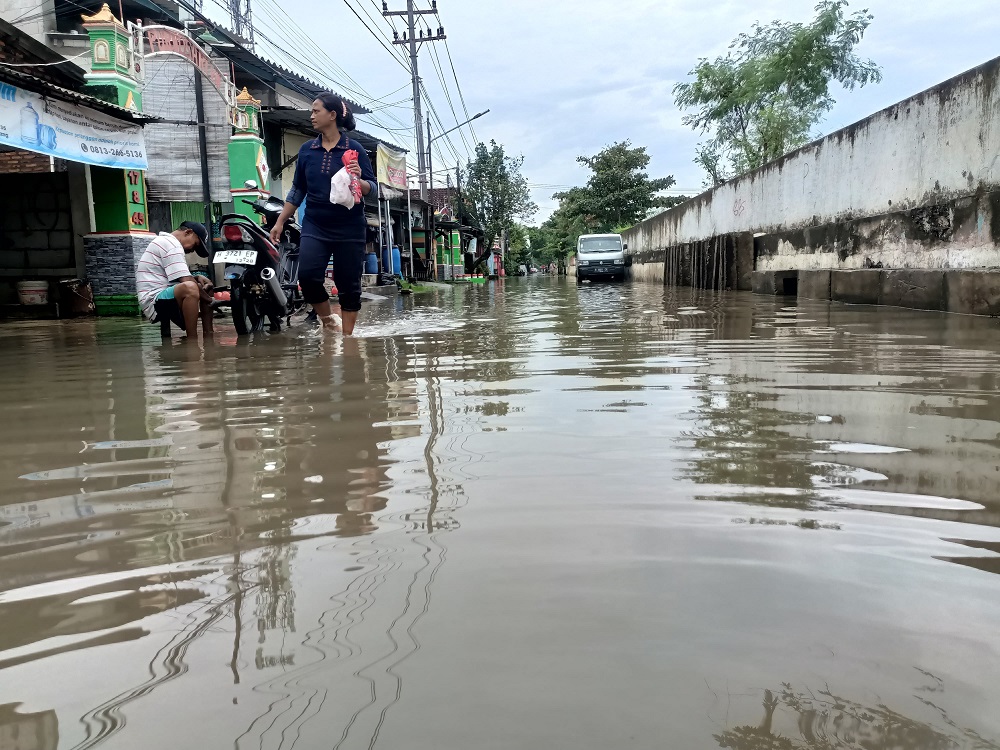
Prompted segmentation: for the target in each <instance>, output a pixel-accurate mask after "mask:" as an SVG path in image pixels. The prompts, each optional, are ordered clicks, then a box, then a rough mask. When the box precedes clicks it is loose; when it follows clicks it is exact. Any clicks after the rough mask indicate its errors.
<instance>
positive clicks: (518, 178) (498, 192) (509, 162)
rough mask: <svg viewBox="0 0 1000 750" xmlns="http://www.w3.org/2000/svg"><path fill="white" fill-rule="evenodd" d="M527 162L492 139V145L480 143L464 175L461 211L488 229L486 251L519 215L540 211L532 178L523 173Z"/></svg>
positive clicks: (511, 225)
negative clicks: (531, 183) (531, 190)
mask: <svg viewBox="0 0 1000 750" xmlns="http://www.w3.org/2000/svg"><path fill="white" fill-rule="evenodd" d="M523 164H524V157H523V156H518V157H513V156H507V154H506V153H504V149H503V146H501V145H498V144H497V142H496V141H490V147H489V148H487V147H486V145H485V144H483V143H479V144H476V156H475V158H474V159H473V160H472V161H470V162H469V163H468V166H467V167H466V170H465V174H464V175H463V180H462V182H463V189H462V199H463V200H462V202H463V206H462V207H461V211H462V214H463V215H467V216H469V217H470V218H471V219H472V220H473V221H474V222H475V223H477V224H478V225H479V226H480V228H481V229H482V230H483V232H484V233H485V235H486V236H485V240H484V242H483V251H486V249H487V248H491V247H493V243H494V241H495V240H496V239H497V238H498V237H500V235H501V233H502V232H503V231H504V230H505V229H506V230H510V229H512V228H513V227H514V224H515V222H516V220H517V219H522V220H525V221H526V220H529V219H531V217H532V216H534V215H535V213H536V212H537V211H538V206H536V205H535V203H534V202H533V201H532V200H531V193H530V191H529V190H528V181H527V180H526V179H525V178H524V176H523V175H522V174H521V166H522V165H523Z"/></svg>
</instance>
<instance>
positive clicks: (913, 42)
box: [206, 0, 1000, 221]
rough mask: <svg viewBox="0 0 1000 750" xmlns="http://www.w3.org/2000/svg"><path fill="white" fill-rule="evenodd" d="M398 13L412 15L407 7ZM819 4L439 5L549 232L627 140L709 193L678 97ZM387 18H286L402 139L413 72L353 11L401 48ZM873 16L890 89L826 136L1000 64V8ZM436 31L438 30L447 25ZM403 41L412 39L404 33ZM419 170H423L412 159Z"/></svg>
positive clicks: (928, 6)
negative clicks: (754, 28)
mask: <svg viewBox="0 0 1000 750" xmlns="http://www.w3.org/2000/svg"><path fill="white" fill-rule="evenodd" d="M348 1H349V2H350V6H348V4H347V2H348ZM253 2H254V3H255V5H254V12H255V18H256V20H257V22H258V24H262V25H263V26H264V27H265V28H267V27H269V26H272V27H274V28H273V29H272V31H271V35H272V36H278V37H281V38H286V39H287V38H288V36H290V35H292V34H291V32H288V30H287V27H286V29H285V33H284V34H282V32H281V30H280V29H279V28H277V27H276V25H275V24H274V23H273V21H272V20H271V18H270V17H269V16H268V14H269V13H276V11H274V10H273V8H275V7H276V6H274V5H273V3H274V0H253ZM262 4H263V5H262ZM208 5H209V4H208V3H206V10H208V9H209V8H208ZM389 5H390V8H391V9H401V8H404V7H405V0H392V1H391V2H390V3H389ZM814 5H815V3H814V2H812V1H806V2H803V1H800V0H757V1H756V2H730V1H729V0H725V1H720V0H620V1H619V2H608V1H606V0H498V1H494V2H487V1H485V0H438V11H439V13H440V15H441V21H442V23H443V24H444V27H445V32H446V33H447V35H448V48H449V50H450V52H451V55H452V58H453V60H454V64H455V68H456V70H457V73H458V80H459V82H460V83H461V87H462V92H463V93H464V96H465V101H466V104H467V107H468V112H469V113H470V114H475V113H476V112H479V111H481V110H484V109H490V110H491V111H490V114H488V115H486V116H485V117H483V118H480V119H479V120H477V121H476V122H475V124H474V127H475V134H476V136H477V137H478V139H479V140H481V141H486V142H488V141H489V140H490V139H495V140H496V141H497V142H498V143H501V144H502V145H503V146H504V147H505V148H506V149H507V151H508V152H509V153H512V154H520V155H523V156H524V157H525V163H524V170H523V171H524V174H525V175H526V177H527V178H528V180H529V182H530V183H531V184H532V185H533V186H537V187H534V188H533V195H534V197H535V200H536V201H537V203H538V204H539V206H540V207H541V211H540V212H539V215H538V216H537V217H536V221H540V220H542V219H544V218H545V217H546V216H548V214H549V213H551V211H552V209H554V208H555V206H556V201H555V200H554V199H553V198H552V197H551V196H552V193H553V192H555V191H557V190H559V189H562V188H564V187H568V186H571V185H575V184H582V183H583V182H584V181H585V180H586V170H585V168H583V167H582V166H581V165H579V164H577V163H576V161H575V159H576V157H577V156H579V155H581V154H587V155H590V154H594V153H596V152H597V151H599V150H600V149H601V148H602V147H604V146H606V145H608V144H610V143H613V142H615V141H618V140H624V139H629V140H631V141H632V143H633V144H636V145H643V146H646V148H647V150H648V152H649V154H650V156H651V157H652V161H651V163H650V167H649V171H650V174H651V176H654V177H660V176H664V175H673V176H674V178H675V179H676V180H677V185H676V186H677V187H678V188H681V189H684V190H689V191H692V192H700V191H701V185H702V183H703V180H704V174H703V173H702V172H701V170H700V169H699V168H698V167H696V166H695V165H694V164H693V163H692V157H693V156H694V147H695V144H696V143H697V142H698V140H699V137H698V135H697V134H695V133H694V132H692V131H691V130H690V129H689V128H686V127H684V126H683V125H682V124H681V116H682V113H681V112H679V111H678V110H677V108H676V107H675V106H674V103H673V95H672V93H671V89H672V88H673V86H674V84H675V83H676V82H678V81H680V80H685V79H686V77H687V74H688V72H689V71H690V70H691V68H692V67H693V66H694V65H695V64H696V63H697V60H698V58H700V57H709V58H714V57H715V56H717V55H721V54H724V53H725V51H726V48H727V47H728V45H729V43H730V41H732V39H733V38H734V37H735V36H736V35H737V34H739V33H740V32H742V31H747V30H749V28H750V26H751V24H753V22H754V21H761V22H769V21H771V20H775V19H781V20H783V21H808V20H809V19H811V18H812V17H813V16H814V15H815V13H814V9H813V8H814ZM380 6H381V0H283V1H282V3H281V7H282V8H284V9H285V11H286V12H287V13H288V14H289V15H290V16H291V17H292V18H293V19H294V20H295V21H296V22H297V23H298V24H299V25H300V26H301V27H302V28H304V29H306V30H307V31H308V33H309V34H310V36H312V38H313V39H314V40H315V42H316V43H318V45H319V46H320V47H322V50H323V51H324V52H325V53H327V54H328V55H329V57H330V58H332V59H333V60H334V61H335V62H336V63H337V65H339V66H340V68H342V69H343V70H344V71H346V73H347V74H349V76H350V77H351V78H352V79H353V81H351V82H348V81H346V79H345V78H344V76H343V75H342V74H341V73H339V72H337V71H333V70H331V72H330V74H329V78H331V79H332V80H334V81H336V82H339V83H341V87H340V88H341V90H342V91H344V92H345V93H351V94H354V98H355V99H358V98H360V96H359V95H361V94H365V95H367V98H366V99H365V101H366V102H367V101H368V100H370V99H372V98H379V99H382V101H383V102H385V103H397V102H400V100H401V99H406V101H404V102H402V103H400V104H399V105H398V106H396V107H392V108H389V109H384V110H381V111H380V112H378V113H377V114H376V115H375V117H376V118H377V120H378V121H379V122H380V123H381V124H382V125H384V126H386V127H389V128H402V127H403V126H404V125H409V126H410V127H411V128H412V109H410V108H411V107H412V104H411V102H410V101H409V88H408V86H407V83H408V80H409V79H408V75H409V74H408V72H407V71H405V70H404V69H403V67H402V66H401V65H400V64H399V63H398V62H397V61H394V60H393V58H392V57H391V56H390V55H389V53H388V52H387V51H386V50H385V49H384V48H383V47H382V46H381V45H380V44H379V43H378V41H376V39H375V37H374V36H373V35H372V34H371V33H370V32H369V31H368V30H366V28H365V27H364V26H363V25H362V23H361V21H359V20H358V18H357V17H356V16H355V15H354V13H352V11H351V10H350V7H354V8H355V9H356V10H358V12H359V13H361V14H362V16H363V17H364V11H367V12H368V13H369V14H370V15H371V16H372V17H374V19H375V20H376V21H377V22H378V23H379V24H380V26H379V29H380V31H382V32H383V33H386V34H387V35H388V36H389V37H391V35H392V34H391V28H390V26H389V24H388V22H387V21H385V20H383V19H382V18H381V15H380V13H379V12H378V10H379V8H380ZM418 7H424V8H428V7H430V0H419V2H418ZM866 7H867V8H868V9H870V11H871V12H872V13H873V14H874V16H875V18H874V21H873V22H872V24H871V27H870V28H869V30H868V33H867V35H866V36H865V38H864V40H863V41H862V43H861V45H860V46H859V47H858V49H857V52H858V53H859V54H860V55H862V56H865V57H870V58H872V59H874V60H875V61H876V62H877V63H878V64H879V65H881V67H882V70H883V74H884V79H883V81H882V83H880V84H878V85H874V86H869V87H866V88H865V89H861V90H856V91H854V92H839V91H838V92H837V93H836V98H837V104H836V106H835V107H834V109H833V111H832V112H831V113H830V114H829V116H828V118H827V120H826V121H825V122H824V123H822V124H821V126H820V130H821V132H822V133H828V132H830V131H832V130H835V129H837V128H839V127H842V126H844V125H847V124H850V123H851V122H854V121H856V120H859V119H862V118H863V117H865V116H867V115H868V114H871V113H873V112H875V111H877V110H879V109H881V108H883V107H886V106H888V105H890V104H892V103H894V102H897V101H899V100H900V99H904V98H906V97H907V96H910V95H911V94H915V93H917V92H919V91H921V90H923V89H925V88H928V87H930V86H933V85H934V84H936V83H939V82H941V81H943V80H946V79H947V78H950V77H951V76H953V75H956V74H958V73H961V72H962V71H964V70H967V69H969V68H971V67H974V66H975V65H978V64H980V63H983V62H985V61H987V60H990V59H992V58H994V57H996V56H998V55H1000V12H998V11H1000V7H998V3H997V0H960V2H949V3H945V2H939V1H937V0H930V1H927V0H923V1H922V2H920V1H918V2H914V0H871V2H868V3H861V2H852V3H851V6H850V10H851V11H853V10H859V9H862V8H866ZM216 11H218V8H216ZM212 15H213V16H216V17H218V15H219V14H218V12H216V13H212ZM428 19H429V20H430V21H431V23H432V25H433V26H434V27H435V28H436V27H437V21H436V20H434V18H433V17H432V16H431V17H428ZM365 20H366V22H367V23H368V24H369V25H373V24H372V22H371V21H370V20H369V19H368V18H365ZM396 26H397V28H398V29H400V30H402V28H403V27H402V24H401V23H400V21H398V20H397V22H396ZM431 46H432V45H425V46H424V47H423V48H422V51H421V53H420V58H419V60H420V73H421V77H422V78H423V79H424V81H425V85H426V87H427V89H428V91H429V93H430V97H431V100H432V102H433V104H434V106H435V108H436V109H437V112H438V114H439V115H440V118H441V120H442V121H443V122H444V123H445V126H446V127H450V126H452V125H454V124H455V123H456V122H457V121H461V120H463V119H465V114H464V110H463V108H462V104H461V102H460V101H459V98H458V95H457V90H456V87H455V83H454V80H453V79H452V77H451V67H450V65H449V62H448V56H447V53H446V50H445V47H444V45H442V44H440V43H435V44H434V45H433V46H434V47H435V49H436V51H437V54H438V57H439V58H440V61H441V64H442V66H443V68H444V73H445V77H446V80H447V82H448V84H449V90H450V93H451V97H452V104H453V105H454V109H455V112H457V113H458V118H459V119H458V120H456V116H455V114H453V113H452V109H451V107H450V106H449V103H448V100H447V98H446V96H445V94H444V91H443V90H442V86H441V83H440V82H439V80H438V75H437V72H436V70H435V67H434V62H435V58H434V56H433V51H432V50H431V49H430V47H431ZM302 49H303V47H301V46H296V47H295V48H294V50H293V51H296V52H299V54H301V55H303V57H306V58H307V59H308V60H310V61H312V62H313V64H314V65H316V66H317V67H319V68H322V69H323V70H327V69H328V67H329V66H328V65H327V64H326V63H324V62H321V61H320V58H319V57H318V56H316V55H315V54H310V53H307V52H303V51H301V50H302ZM396 49H397V50H398V51H400V52H401V51H402V48H396ZM258 51H262V52H263V51H264V50H263V49H262V48H259V49H258ZM390 92H394V93H390ZM365 119H368V122H362V124H360V125H359V127H360V128H361V129H363V130H366V131H368V132H371V133H372V134H374V135H380V136H383V137H387V138H391V139H393V140H395V141H396V142H397V143H399V144H401V145H405V146H408V147H410V148H412V147H413V137H412V130H411V131H410V132H404V131H393V132H387V131H384V130H379V129H378V128H377V127H375V126H374V124H373V123H372V122H371V120H370V119H369V118H362V120H365ZM463 132H464V134H465V136H466V140H467V142H468V144H469V145H470V147H471V145H472V144H473V143H474V141H473V139H472V135H471V134H470V133H469V131H468V129H465V130H464V131H463ZM450 138H451V140H452V142H453V143H454V144H455V147H456V149H457V150H458V152H459V155H460V156H461V157H462V159H463V161H464V159H465V158H466V153H467V149H466V145H465V143H463V141H462V138H461V136H460V135H459V133H457V132H456V133H453V134H452V135H451V136H450ZM439 144H441V154H440V155H439V154H438V152H437V150H438V149H437V147H438V145H439ZM409 162H410V168H411V169H412V170H414V171H415V165H416V159H415V156H414V155H412V154H411V156H410V159H409ZM442 162H444V164H442ZM455 162H456V159H455V156H454V155H453V154H452V153H451V152H450V149H449V148H448V147H447V145H444V144H443V143H442V141H437V142H436V143H435V164H434V167H435V170H437V169H438V168H440V167H442V166H450V167H454V166H455ZM438 180H443V175H441V176H438V177H436V181H438Z"/></svg>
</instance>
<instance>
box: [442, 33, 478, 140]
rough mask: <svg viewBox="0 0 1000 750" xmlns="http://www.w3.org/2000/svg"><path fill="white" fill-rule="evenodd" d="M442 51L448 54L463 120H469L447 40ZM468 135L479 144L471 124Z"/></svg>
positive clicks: (467, 109) (467, 108)
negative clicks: (463, 114) (463, 115)
mask: <svg viewBox="0 0 1000 750" xmlns="http://www.w3.org/2000/svg"><path fill="white" fill-rule="evenodd" d="M444 51H445V52H446V53H448V64H449V65H450V66H451V75H452V77H453V78H454V79H455V88H456V89H458V98H459V101H461V102H462V111H463V112H465V119H467V120H468V119H470V115H469V107H468V106H467V105H466V103H465V94H463V93H462V84H460V83H459V82H458V73H457V72H456V71H455V61H454V60H452V59H451V47H449V46H448V40H447V39H445V40H444ZM469 133H470V134H471V135H472V140H473V141H475V142H476V143H479V136H478V135H476V129H475V127H473V125H472V122H469Z"/></svg>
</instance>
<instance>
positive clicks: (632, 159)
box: [556, 141, 674, 232]
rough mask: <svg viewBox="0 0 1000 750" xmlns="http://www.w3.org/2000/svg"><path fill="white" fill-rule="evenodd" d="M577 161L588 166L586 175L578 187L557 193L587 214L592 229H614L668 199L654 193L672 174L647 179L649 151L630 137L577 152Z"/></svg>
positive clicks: (670, 180) (671, 180)
mask: <svg viewBox="0 0 1000 750" xmlns="http://www.w3.org/2000/svg"><path fill="white" fill-rule="evenodd" d="M577 161H578V162H580V163H581V164H583V165H585V166H587V167H589V168H590V172H591V174H590V179H588V180H587V184H586V185H585V186H584V187H582V188H574V189H573V190H571V191H569V193H559V194H557V195H556V198H560V199H562V198H563V197H564V196H565V197H566V198H567V199H568V201H569V204H570V205H572V210H574V211H576V212H577V213H579V214H580V215H582V216H585V217H587V222H586V223H587V224H588V225H589V226H590V227H591V228H592V229H593V230H594V231H596V232H614V231H617V230H620V229H627V228H628V227H630V226H632V225H634V224H637V223H639V222H640V221H642V220H643V219H645V218H646V216H647V215H648V214H649V212H650V210H651V209H653V208H658V207H666V206H667V202H666V201H668V200H669V199H666V198H662V197H660V196H658V195H657V193H658V192H660V191H661V190H666V189H667V188H669V187H670V186H671V185H673V184H674V178H673V177H669V176H668V177H660V178H657V179H650V177H649V175H648V174H647V172H646V167H647V166H649V154H647V153H646V147H645V146H636V147H633V146H632V144H631V142H630V141H621V142H620V143H614V144H612V145H610V146H608V147H607V148H605V149H603V150H601V151H600V152H599V153H598V154H597V155H596V156H580V157H578V158H577Z"/></svg>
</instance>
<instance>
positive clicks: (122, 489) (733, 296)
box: [0, 277, 1000, 750]
mask: <svg viewBox="0 0 1000 750" xmlns="http://www.w3.org/2000/svg"><path fill="white" fill-rule="evenodd" d="M362 323H363V325H362V327H361V328H360V329H359V330H360V331H361V336H359V337H358V338H356V339H353V340H347V341H340V340H323V339H321V338H316V337H315V336H313V335H312V334H311V333H310V332H309V331H308V330H307V329H305V328H303V327H299V328H296V329H293V330H292V331H288V332H285V333H282V334H280V335H274V336H271V335H264V334H261V335H259V336H257V337H255V338H253V339H252V340H251V339H240V340H237V338H236V337H235V335H234V334H233V333H232V329H231V327H230V326H228V325H226V324H225V323H222V324H221V326H220V331H219V332H218V334H217V342H216V344H215V345H214V346H210V347H208V348H207V349H202V348H200V347H197V346H185V345H182V344H180V343H179V342H172V343H168V344H166V345H164V344H161V342H160V339H159V336H158V331H157V329H156V328H154V327H153V326H148V325H143V324H140V323H138V322H136V321H130V320H100V321H69V322H61V323H18V324H9V325H5V326H2V327H0V424H2V425H3V430H2V432H0V487H2V494H0V749H2V750H8V749H13V748H17V749H18V750H37V749H46V750H50V749H54V748H60V749H68V748H95V747H100V748H107V749H108V750H111V749H112V748H121V749H125V748H129V749H131V748H143V749H144V750H151V749H158V748H178V747H180V748H236V749H237V750H242V749H245V748H259V749H260V750H265V749H271V748H273V749H279V748H280V749H282V750H288V749H290V748H299V749H312V748H325V749H327V750H329V749H331V748H338V749H340V748H343V749H344V750H353V749H358V748H374V747H380V748H406V749H407V750H425V749H426V750H442V749H445V750H447V749H450V748H456V749H457V748H477V749H482V748H487V749H492V748H496V749H497V750H499V749H501V748H503V749H507V748H546V749H550V748H566V749H567V750H570V749H572V750H580V749H581V748H594V749H595V750H597V749H601V750H606V749H607V748H618V747H635V748H651V749H652V748H657V749H665V748H671V749H672V748H684V749H687V748H693V749H698V748H706V749H710V748H720V747H721V748H735V749H737V750H751V749H753V750H758V749H760V748H782V749H787V748H866V749H867V750H882V749H889V748H892V749H894V750H908V749H911V748H912V749H917V748H929V749H932V750H950V749H953V748H954V749H958V748H969V749H970V750H972V749H974V750H986V749H987V748H1000V710H998V709H997V707H998V705H1000V496H998V492H997V488H998V486H1000V394H998V384H1000V322H998V321H996V320H991V319H988V318H974V317H962V316H957V315H945V314H938V313H930V312H918V311H912V310H901V309H891V308H871V307H853V306H845V305H841V304H836V303H834V304H830V303H826V302H812V301H809V302H806V301H799V302H795V301H794V300H785V299H782V298H768V297H761V296H753V295H750V294H746V293H728V294H713V293H702V292H694V291H692V290H690V289H682V290H675V289H664V288H662V287H658V286H654V285H642V284H635V285H585V286H583V287H579V288H578V287H577V286H576V285H575V284H573V283H572V282H569V283H567V282H566V281H565V280H560V279H554V278H547V277H542V278H532V279H527V280H518V279H515V280H509V281H507V282H506V283H505V284H491V285H487V286H473V287H469V288H457V289H454V290H443V291H440V290H439V291H435V292H431V293H428V294H424V295H415V296H412V297H408V298H399V299H392V300H386V301H382V302H372V303H370V304H369V305H368V306H367V307H366V309H365V312H364V313H363V318H362Z"/></svg>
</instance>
